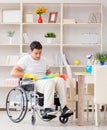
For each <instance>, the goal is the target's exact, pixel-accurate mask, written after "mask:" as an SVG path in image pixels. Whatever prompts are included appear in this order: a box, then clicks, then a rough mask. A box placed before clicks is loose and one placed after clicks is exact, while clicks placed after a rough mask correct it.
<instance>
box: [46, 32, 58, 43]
mask: <svg viewBox="0 0 107 130" xmlns="http://www.w3.org/2000/svg"><path fill="white" fill-rule="evenodd" d="M44 37H45V38H46V39H47V43H49V44H50V43H52V42H53V39H54V38H56V34H55V33H54V32H47V33H46V34H45V35H44Z"/></svg>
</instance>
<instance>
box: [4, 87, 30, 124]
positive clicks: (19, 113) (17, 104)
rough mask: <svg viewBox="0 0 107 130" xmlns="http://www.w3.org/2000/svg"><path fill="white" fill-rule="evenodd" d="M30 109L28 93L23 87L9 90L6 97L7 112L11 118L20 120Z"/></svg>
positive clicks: (16, 120) (16, 121)
mask: <svg viewBox="0 0 107 130" xmlns="http://www.w3.org/2000/svg"><path fill="white" fill-rule="evenodd" d="M27 109H28V102H27V95H26V92H25V91H24V89H22V88H21V87H15V88H13V89H12V90H10V91H9V93H8V95H7V99H6V112H7V115H8V117H9V118H10V120H12V121H13V122H15V123H18V122H20V121H21V120H22V119H23V118H24V117H25V115H26V112H27Z"/></svg>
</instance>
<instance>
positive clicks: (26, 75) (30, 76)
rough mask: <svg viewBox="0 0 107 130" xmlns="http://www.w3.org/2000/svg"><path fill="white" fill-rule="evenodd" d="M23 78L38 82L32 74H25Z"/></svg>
mask: <svg viewBox="0 0 107 130" xmlns="http://www.w3.org/2000/svg"><path fill="white" fill-rule="evenodd" d="M23 78H32V79H33V80H35V81H36V80H38V78H37V77H36V76H35V75H33V74H29V73H25V74H24V75H23Z"/></svg>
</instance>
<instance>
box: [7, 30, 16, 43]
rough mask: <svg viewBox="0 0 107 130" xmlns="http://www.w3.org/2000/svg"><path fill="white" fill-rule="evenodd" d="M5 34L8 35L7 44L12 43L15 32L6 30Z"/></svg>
mask: <svg viewBox="0 0 107 130" xmlns="http://www.w3.org/2000/svg"><path fill="white" fill-rule="evenodd" d="M7 34H8V37H9V44H12V39H13V36H14V34H15V31H8V32H7Z"/></svg>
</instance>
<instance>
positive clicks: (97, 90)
mask: <svg viewBox="0 0 107 130" xmlns="http://www.w3.org/2000/svg"><path fill="white" fill-rule="evenodd" d="M94 104H95V125H96V126H98V125H99V112H100V109H99V105H105V104H107V65H104V66H96V68H95V71H94Z"/></svg>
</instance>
